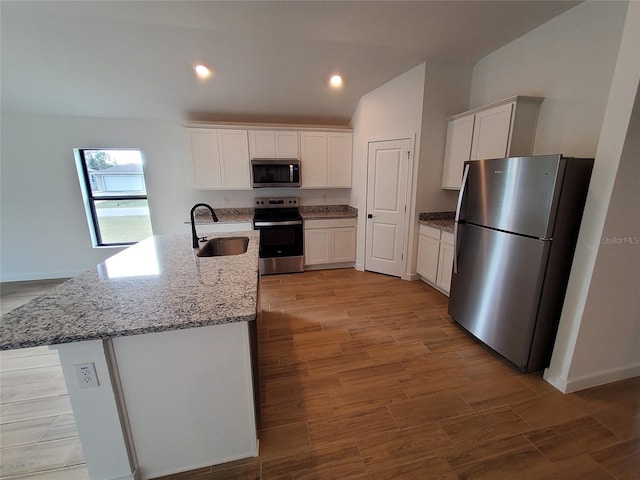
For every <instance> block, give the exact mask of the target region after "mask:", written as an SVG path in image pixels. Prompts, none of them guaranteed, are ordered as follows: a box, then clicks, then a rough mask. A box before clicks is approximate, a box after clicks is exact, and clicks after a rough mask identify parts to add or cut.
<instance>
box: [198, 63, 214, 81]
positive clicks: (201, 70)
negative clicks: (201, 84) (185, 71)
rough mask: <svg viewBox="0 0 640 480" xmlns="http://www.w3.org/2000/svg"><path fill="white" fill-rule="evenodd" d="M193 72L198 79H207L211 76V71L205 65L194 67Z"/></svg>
mask: <svg viewBox="0 0 640 480" xmlns="http://www.w3.org/2000/svg"><path fill="white" fill-rule="evenodd" d="M194 70H195V71H196V75H197V76H198V78H209V77H210V76H211V70H210V69H209V67H207V66H206V65H202V64H200V65H196V66H195V67H194Z"/></svg>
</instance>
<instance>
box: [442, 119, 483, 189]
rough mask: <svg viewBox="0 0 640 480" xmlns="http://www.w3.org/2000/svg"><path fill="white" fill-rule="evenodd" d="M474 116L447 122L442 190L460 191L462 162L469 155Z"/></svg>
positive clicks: (467, 158)
mask: <svg viewBox="0 0 640 480" xmlns="http://www.w3.org/2000/svg"><path fill="white" fill-rule="evenodd" d="M474 119H475V117H474V115H469V116H468V117H463V118H457V119H455V120H449V123H448V125H447V139H446V143H445V150H444V165H443V170H442V188H450V189H460V184H461V183H462V170H463V167H464V162H466V161H467V160H469V158H470V155H471V143H472V139H473V125H474Z"/></svg>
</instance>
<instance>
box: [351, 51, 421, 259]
mask: <svg viewBox="0 0 640 480" xmlns="http://www.w3.org/2000/svg"><path fill="white" fill-rule="evenodd" d="M424 78H425V64H421V65H419V66H417V67H414V68H412V69H411V70H409V71H408V72H406V73H404V74H402V75H400V76H399V77H396V78H395V79H393V80H391V81H390V82H388V83H386V84H384V85H382V86H381V87H378V88H377V89H376V90H373V91H372V92H370V93H368V94H366V95H364V96H363V97H362V98H361V99H360V102H359V103H358V108H357V109H356V111H355V113H354V115H353V117H352V119H351V125H352V128H353V188H352V191H351V202H350V205H352V206H354V207H356V208H358V239H357V254H356V265H357V268H359V269H362V268H364V251H365V249H364V246H365V228H366V209H365V207H366V202H367V198H366V194H367V151H368V150H367V149H368V142H370V141H373V140H376V139H378V140H379V139H384V140H391V139H394V138H408V137H410V138H412V139H413V140H414V141H415V146H414V159H417V158H419V156H420V151H419V150H420V148H419V147H420V130H421V122H422V100H423V90H424ZM414 163H416V162H415V161H414ZM414 174H415V171H414V172H412V176H413V175H414ZM409 218H410V219H412V218H413V217H409ZM411 223H413V222H411ZM413 228H414V226H413V225H411V231H410V232H409V235H410V236H412V235H413ZM409 258H411V256H410V257H409ZM410 268H411V265H410V262H407V271H409V270H410Z"/></svg>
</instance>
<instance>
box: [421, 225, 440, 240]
mask: <svg viewBox="0 0 640 480" xmlns="http://www.w3.org/2000/svg"><path fill="white" fill-rule="evenodd" d="M420 235H426V236H427V237H429V238H433V239H434V240H440V230H439V229H437V228H433V227H429V226H427V225H420Z"/></svg>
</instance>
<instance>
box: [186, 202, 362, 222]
mask: <svg viewBox="0 0 640 480" xmlns="http://www.w3.org/2000/svg"><path fill="white" fill-rule="evenodd" d="M299 210H300V215H302V218H304V219H305V220H317V219H324V218H357V216H358V209H357V208H354V207H350V206H349V205H306V206H301V207H300V208H299ZM214 211H215V212H216V216H217V217H218V221H219V222H221V223H231V222H252V221H253V208H216V209H214ZM203 212H206V210H203ZM185 223H189V222H185ZM196 223H197V224H205V223H212V222H211V215H208V214H206V213H203V214H202V215H197V216H196Z"/></svg>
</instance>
